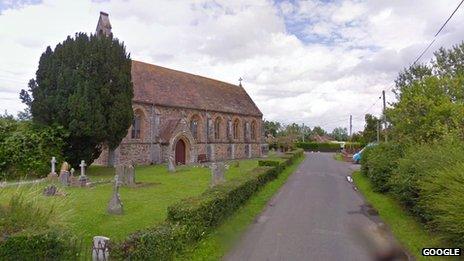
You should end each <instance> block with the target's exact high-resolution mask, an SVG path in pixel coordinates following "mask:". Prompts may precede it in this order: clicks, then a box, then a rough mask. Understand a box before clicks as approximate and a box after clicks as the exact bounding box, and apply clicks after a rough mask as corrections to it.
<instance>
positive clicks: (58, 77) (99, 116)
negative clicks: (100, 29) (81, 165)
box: [20, 33, 133, 165]
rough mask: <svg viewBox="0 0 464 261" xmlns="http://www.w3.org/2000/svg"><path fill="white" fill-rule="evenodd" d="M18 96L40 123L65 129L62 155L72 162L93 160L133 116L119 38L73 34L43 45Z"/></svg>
mask: <svg viewBox="0 0 464 261" xmlns="http://www.w3.org/2000/svg"><path fill="white" fill-rule="evenodd" d="M28 87H29V90H28V91H29V92H30V93H32V98H31V97H30V96H29V93H28V92H26V91H24V90H22V91H21V94H20V96H21V99H22V100H23V101H24V102H25V103H26V104H28V105H29V106H30V110H31V114H32V119H33V121H34V122H35V123H38V124H41V125H47V126H52V125H60V126H63V127H64V129H65V130H66V131H67V132H68V133H69V137H68V138H67V139H66V142H65V143H66V145H65V147H64V151H63V153H64V156H65V158H66V159H67V160H68V161H69V162H71V164H73V165H76V164H77V163H78V162H79V161H80V160H86V162H88V164H90V163H92V162H93V160H95V159H96V158H97V157H98V156H99V154H100V153H101V147H102V145H103V144H107V145H108V146H109V147H110V148H115V147H117V146H118V145H119V143H120V142H121V140H122V139H123V138H124V136H125V135H126V134H127V129H128V128H129V126H130V124H131V122H132V118H133V111H132V98H133V89H132V80H131V60H130V56H129V54H127V53H126V48H125V46H124V44H123V43H121V42H119V41H118V40H117V39H113V38H111V37H97V36H95V35H90V36H88V35H87V34H84V33H78V34H76V35H75V37H70V36H68V38H67V39H66V40H65V41H64V42H62V43H59V44H58V45H57V46H56V47H55V49H54V50H52V48H50V47H47V48H46V50H45V52H44V53H43V54H42V56H41V57H40V61H39V67H38V70H37V72H36V78H35V79H32V80H31V81H30V82H29V86H28Z"/></svg>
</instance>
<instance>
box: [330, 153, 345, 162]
mask: <svg viewBox="0 0 464 261" xmlns="http://www.w3.org/2000/svg"><path fill="white" fill-rule="evenodd" d="M333 158H334V159H335V160H338V161H344V160H343V155H342V154H341V153H335V155H334V157H333Z"/></svg>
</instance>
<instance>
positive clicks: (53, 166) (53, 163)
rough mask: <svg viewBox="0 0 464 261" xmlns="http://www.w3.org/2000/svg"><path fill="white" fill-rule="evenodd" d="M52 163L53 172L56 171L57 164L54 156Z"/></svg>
mask: <svg viewBox="0 0 464 261" xmlns="http://www.w3.org/2000/svg"><path fill="white" fill-rule="evenodd" d="M50 163H51V164H52V173H55V172H56V171H55V164H56V158H55V157H52V160H51V161H50Z"/></svg>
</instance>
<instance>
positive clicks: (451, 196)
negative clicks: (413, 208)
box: [419, 162, 464, 248]
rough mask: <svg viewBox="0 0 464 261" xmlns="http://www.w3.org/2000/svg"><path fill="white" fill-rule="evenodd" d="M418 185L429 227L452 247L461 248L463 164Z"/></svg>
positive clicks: (463, 231)
mask: <svg viewBox="0 0 464 261" xmlns="http://www.w3.org/2000/svg"><path fill="white" fill-rule="evenodd" d="M419 183H420V190H419V204H420V205H421V206H422V209H423V210H424V211H426V212H427V216H428V217H429V222H428V224H429V225H430V227H431V228H432V229H433V230H435V231H437V232H439V234H440V235H441V236H442V237H443V238H444V239H446V240H448V241H449V242H452V243H453V246H454V247H460V248H464V201H463V199H462V197H463V195H464V163H462V162H459V163H458V164H455V165H454V166H450V167H448V168H446V169H442V170H439V171H436V172H435V173H433V175H429V176H427V177H425V178H424V179H423V180H421V181H420V182H419Z"/></svg>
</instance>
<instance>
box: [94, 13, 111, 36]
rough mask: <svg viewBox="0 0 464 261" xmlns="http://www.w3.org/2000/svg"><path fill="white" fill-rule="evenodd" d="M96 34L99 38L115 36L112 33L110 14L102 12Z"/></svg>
mask: <svg viewBox="0 0 464 261" xmlns="http://www.w3.org/2000/svg"><path fill="white" fill-rule="evenodd" d="M95 34H96V35H97V36H109V37H112V36H113V33H112V32H111V24H110V19H109V17H108V13H105V12H100V17H99V18H98V24H97V29H96V31H95Z"/></svg>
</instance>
